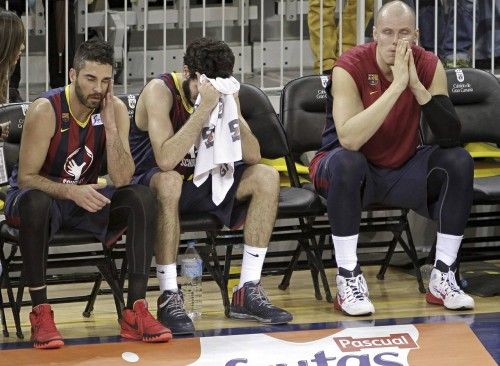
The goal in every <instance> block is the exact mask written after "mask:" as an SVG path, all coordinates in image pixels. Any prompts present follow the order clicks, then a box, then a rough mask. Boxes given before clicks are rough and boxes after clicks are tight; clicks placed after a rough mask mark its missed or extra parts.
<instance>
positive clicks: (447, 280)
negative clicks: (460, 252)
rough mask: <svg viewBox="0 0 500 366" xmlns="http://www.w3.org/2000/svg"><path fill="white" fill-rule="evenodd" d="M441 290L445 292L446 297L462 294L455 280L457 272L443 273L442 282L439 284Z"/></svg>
mask: <svg viewBox="0 0 500 366" xmlns="http://www.w3.org/2000/svg"><path fill="white" fill-rule="evenodd" d="M439 284H440V287H441V289H443V290H444V292H445V294H446V296H452V297H454V296H456V295H459V294H461V293H462V290H461V289H460V287H459V286H458V284H457V281H456V279H455V272H453V271H451V270H449V271H448V272H441V280H440V282H439Z"/></svg>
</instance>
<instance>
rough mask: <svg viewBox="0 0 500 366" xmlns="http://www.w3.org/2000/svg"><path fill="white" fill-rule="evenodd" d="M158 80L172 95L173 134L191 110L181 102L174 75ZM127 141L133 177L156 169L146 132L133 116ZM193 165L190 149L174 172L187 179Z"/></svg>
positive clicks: (161, 76) (178, 83) (194, 158)
mask: <svg viewBox="0 0 500 366" xmlns="http://www.w3.org/2000/svg"><path fill="white" fill-rule="evenodd" d="M158 79H161V80H163V82H164V83H165V85H166V86H167V88H168V89H169V90H170V92H171V93H172V97H173V102H172V109H171V110H170V114H169V116H170V121H171V122H172V128H173V130H174V134H175V133H177V131H179V130H180V129H181V128H182V126H184V123H186V121H187V120H188V119H189V117H190V116H191V113H192V108H191V106H190V105H188V104H187V102H186V100H183V97H182V95H181V92H180V88H181V85H180V80H178V79H177V77H176V76H175V74H174V73H172V74H168V73H166V74H161V75H160V76H159V77H158ZM129 140H130V152H131V153H132V157H133V158H134V163H135V173H134V176H139V175H142V174H145V173H147V172H149V171H150V170H151V169H154V168H157V167H158V164H157V163H156V159H155V156H154V152H153V146H152V145H151V140H150V139H149V134H148V131H143V130H141V129H139V127H138V126H137V124H136V122H135V116H134V118H132V120H131V123H130V135H129ZM195 163H196V153H195V150H194V149H191V151H190V152H189V153H188V154H186V156H185V157H184V158H183V159H182V160H181V161H180V162H179V164H177V166H176V167H175V168H174V170H175V171H177V172H178V173H179V174H181V175H182V176H184V179H188V178H189V177H190V176H192V174H193V173H194V167H195Z"/></svg>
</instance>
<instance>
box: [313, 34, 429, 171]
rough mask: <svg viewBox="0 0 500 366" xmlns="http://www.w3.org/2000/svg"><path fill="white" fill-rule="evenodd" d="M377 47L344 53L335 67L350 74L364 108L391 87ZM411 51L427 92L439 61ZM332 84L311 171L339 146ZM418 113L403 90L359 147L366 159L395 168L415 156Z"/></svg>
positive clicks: (417, 50)
mask: <svg viewBox="0 0 500 366" xmlns="http://www.w3.org/2000/svg"><path fill="white" fill-rule="evenodd" d="M376 47H377V46H376V43H374V42H371V43H367V44H363V45H360V46H357V47H354V48H352V49H350V50H349V51H347V52H345V53H343V54H342V56H341V57H340V58H339V60H338V61H337V63H336V64H335V67H341V68H343V69H344V70H346V71H347V72H348V73H349V74H350V75H351V77H352V78H353V80H354V82H355V83H356V86H357V89H358V92H359V95H360V98H361V100H362V102H363V106H364V108H365V109H366V108H368V107H369V106H370V105H372V104H373V103H374V102H375V101H376V100H377V99H378V98H380V96H381V95H382V94H383V93H384V92H385V91H386V90H387V88H389V86H390V85H391V82H390V81H388V80H387V79H386V78H385V76H384V74H383V73H382V71H381V70H380V68H379V67H378V65H377V60H376ZM412 50H413V57H414V60H415V66H416V70H417V74H418V77H419V79H420V81H421V82H422V84H423V85H424V87H425V88H426V89H428V88H429V87H430V85H431V83H432V80H433V77H434V73H435V70H436V65H437V61H438V59H437V57H436V56H435V55H434V54H433V53H431V52H428V51H425V50H424V49H423V48H421V47H418V46H413V47H412ZM331 85H332V81H331V78H330V80H329V82H328V84H327V86H326V88H325V89H326V92H327V106H326V108H327V116H326V124H325V130H324V132H323V138H322V144H321V148H320V150H319V151H318V154H317V155H316V156H315V157H314V159H313V161H312V162H311V167H312V170H313V171H314V170H315V168H316V164H317V162H318V161H319V160H320V159H321V158H322V157H323V156H324V155H325V153H326V152H327V151H330V150H332V149H334V148H336V147H339V146H340V142H339V139H338V136H337V131H336V129H335V123H334V120H333V114H332V102H333V98H332V95H331V90H330V89H331ZM420 111H421V107H420V105H419V104H418V102H417V100H416V99H415V97H414V95H413V93H412V92H411V90H410V88H409V87H408V88H406V90H405V91H404V92H403V93H402V94H401V96H400V97H399V99H398V100H397V102H396V103H395V105H394V107H393V108H392V110H391V111H390V112H389V114H388V115H387V117H386V118H385V120H384V122H383V123H382V125H381V126H380V128H379V129H378V130H377V132H375V134H374V135H373V136H372V137H371V138H370V139H369V140H368V141H367V142H366V143H365V144H364V145H363V146H362V147H361V148H360V151H361V152H362V153H363V154H364V155H365V156H366V158H367V160H368V161H369V162H370V163H371V164H373V165H375V166H378V167H382V168H398V167H400V166H402V165H403V164H404V163H405V162H406V161H408V159H410V158H411V157H412V156H413V155H415V153H416V150H417V146H418V143H419V138H418V126H419V121H420ZM311 175H313V174H311Z"/></svg>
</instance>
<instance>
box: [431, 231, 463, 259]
mask: <svg viewBox="0 0 500 366" xmlns="http://www.w3.org/2000/svg"><path fill="white" fill-rule="evenodd" d="M463 237H464V236H463V235H460V236H456V235H449V234H442V233H437V241H436V261H435V262H434V265H436V263H437V261H438V260H440V261H441V262H443V263H444V264H446V265H447V266H451V265H452V264H453V262H455V260H456V259H457V254H458V249H460V243H462V238H463Z"/></svg>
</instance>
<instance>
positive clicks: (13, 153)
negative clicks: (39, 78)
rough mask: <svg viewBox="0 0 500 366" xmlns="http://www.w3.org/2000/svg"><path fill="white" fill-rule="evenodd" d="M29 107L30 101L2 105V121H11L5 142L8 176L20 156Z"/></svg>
mask: <svg viewBox="0 0 500 366" xmlns="http://www.w3.org/2000/svg"><path fill="white" fill-rule="evenodd" d="M28 107H29V103H14V104H6V105H3V106H0V123H6V122H9V123H10V127H9V135H8V136H7V138H6V140H5V141H4V143H3V155H4V159H5V167H6V170H7V176H10V173H11V172H12V169H13V168H14V166H15V165H16V164H17V160H18V158H19V144H20V142H21V134H22V132H23V127H24V119H25V117H26V112H27V111H28Z"/></svg>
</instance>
